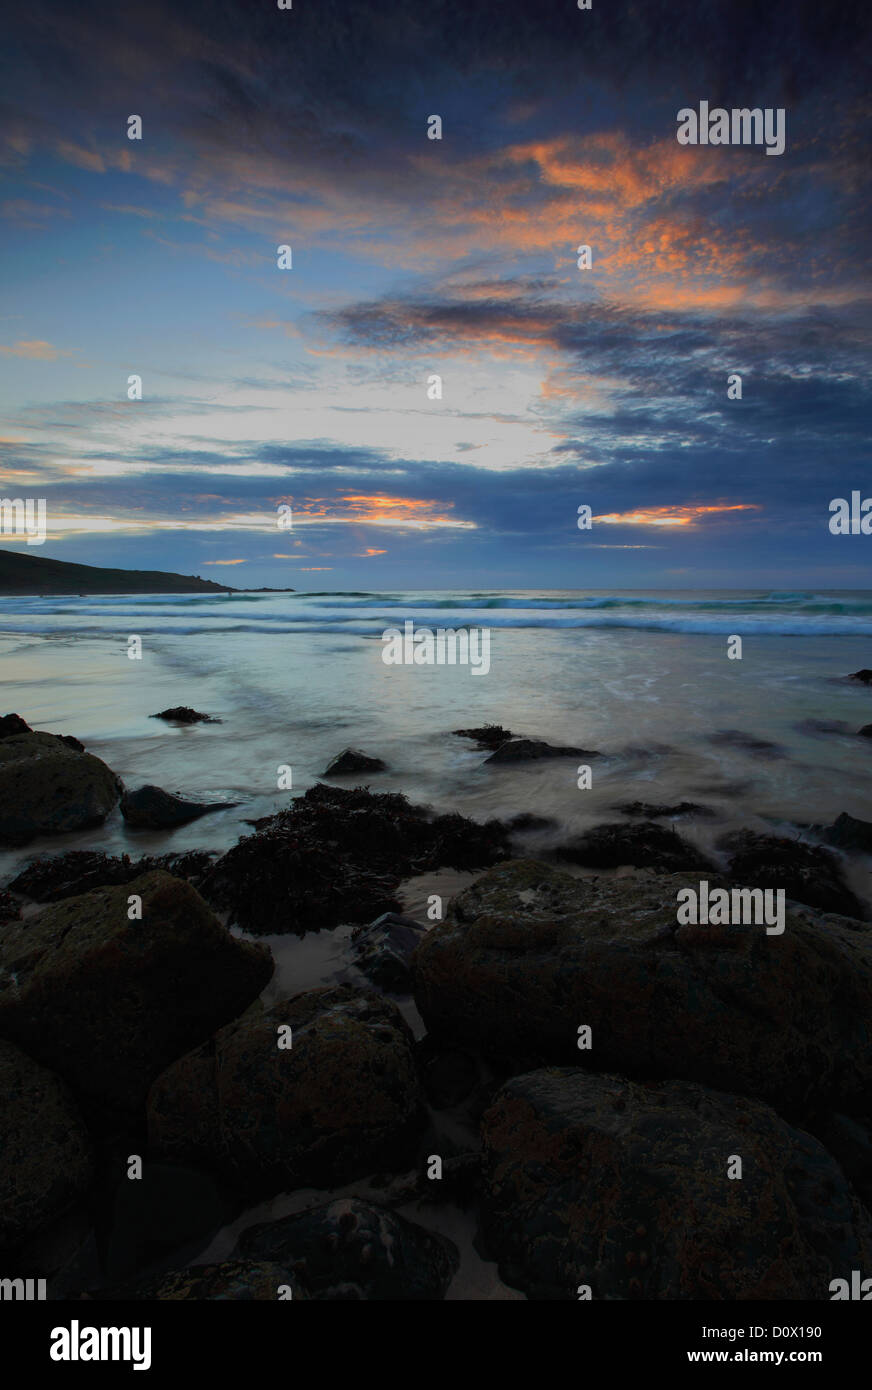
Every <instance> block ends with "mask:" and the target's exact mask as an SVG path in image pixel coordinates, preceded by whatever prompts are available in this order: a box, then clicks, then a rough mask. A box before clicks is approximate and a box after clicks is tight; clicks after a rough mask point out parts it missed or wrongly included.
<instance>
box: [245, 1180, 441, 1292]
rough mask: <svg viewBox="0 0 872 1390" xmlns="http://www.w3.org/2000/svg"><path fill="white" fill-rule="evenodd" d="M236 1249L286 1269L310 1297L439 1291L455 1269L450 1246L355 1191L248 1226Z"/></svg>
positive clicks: (415, 1223) (253, 1257)
mask: <svg viewBox="0 0 872 1390" xmlns="http://www.w3.org/2000/svg"><path fill="white" fill-rule="evenodd" d="M236 1253H237V1254H239V1255H241V1256H245V1257H246V1258H248V1259H254V1260H269V1261H272V1262H273V1263H275V1264H278V1265H281V1266H282V1268H283V1269H292V1270H294V1272H295V1273H296V1274H297V1275H298V1276H299V1278H300V1279H301V1280H302V1282H303V1283H304V1284H305V1286H306V1288H307V1289H308V1290H309V1292H310V1293H311V1295H312V1297H313V1298H319V1299H325V1300H327V1299H329V1300H343V1301H347V1300H349V1299H350V1300H354V1301H377V1300H387V1299H389V1300H391V1301H403V1302H408V1301H417V1300H422V1299H441V1298H444V1297H445V1291H446V1289H447V1288H448V1285H449V1284H450V1283H451V1280H452V1279H453V1277H454V1275H455V1274H456V1272H457V1269H458V1266H459V1263H460V1259H459V1256H458V1252H457V1247H456V1246H455V1245H454V1243H453V1242H452V1241H450V1240H448V1239H447V1238H446V1237H445V1236H441V1235H437V1234H436V1233H435V1232H433V1231H427V1230H425V1229H424V1227H423V1226H419V1225H418V1224H417V1222H415V1221H407V1220H406V1218H405V1217H404V1216H399V1215H398V1214H397V1213H396V1212H392V1211H389V1210H388V1208H387V1207H379V1206H374V1205H373V1204H372V1203H371V1202H363V1201H360V1200H359V1199H358V1198H356V1197H344V1198H339V1199H337V1200H336V1201H334V1202H326V1203H325V1204H324V1205H323V1206H318V1207H309V1208H308V1209H307V1210H306V1211H301V1212H297V1213H296V1214H295V1215H293V1216H285V1217H282V1218H281V1219H280V1220H279V1221H270V1222H267V1223H266V1224H264V1225H260V1226H250V1227H249V1228H248V1229H247V1230H245V1231H243V1232H242V1234H241V1236H240V1237H239V1242H238V1244H237V1247H236Z"/></svg>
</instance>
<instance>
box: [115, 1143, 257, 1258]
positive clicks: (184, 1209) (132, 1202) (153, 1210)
mask: <svg viewBox="0 0 872 1390" xmlns="http://www.w3.org/2000/svg"><path fill="white" fill-rule="evenodd" d="M235 1215H236V1206H235V1204H234V1203H232V1202H230V1201H229V1200H228V1198H227V1197H226V1196H225V1194H224V1193H222V1192H221V1191H220V1189H219V1187H218V1185H217V1184H216V1182H215V1180H214V1178H212V1177H211V1176H210V1175H209V1174H208V1173H198V1172H196V1171H195V1170H194V1169H192V1168H179V1167H175V1166H173V1165H170V1164H165V1163H155V1162H152V1160H151V1159H149V1160H148V1161H147V1162H146V1163H145V1164H144V1165H143V1170H142V1177H141V1178H138V1179H137V1180H136V1181H135V1182H129V1181H127V1180H126V1179H122V1181H121V1182H120V1183H119V1184H118V1187H117V1188H116V1190H115V1201H114V1208H113V1212H112V1233H111V1238H110V1240H109V1248H108V1255H107V1259H106V1272H107V1274H108V1275H109V1277H110V1279H113V1280H115V1279H127V1278H130V1277H131V1276H133V1275H134V1274H135V1273H136V1271H137V1270H141V1269H143V1268H144V1267H146V1266H147V1265H149V1264H151V1263H153V1262H154V1261H155V1260H157V1259H160V1258H162V1257H163V1258H165V1257H166V1256H168V1255H171V1254H172V1253H173V1252H174V1251H178V1250H180V1248H181V1247H189V1248H190V1254H191V1256H194V1255H198V1254H199V1253H200V1251H201V1250H203V1249H204V1248H205V1246H206V1243H207V1241H208V1240H209V1238H210V1236H212V1235H213V1234H214V1233H215V1231H217V1230H219V1229H220V1228H221V1227H222V1226H224V1225H225V1224H226V1223H227V1222H228V1221H231V1220H232V1219H233V1217H234V1216H235ZM175 1263H180V1261H179V1260H176V1261H175Z"/></svg>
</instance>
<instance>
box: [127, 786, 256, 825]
mask: <svg viewBox="0 0 872 1390" xmlns="http://www.w3.org/2000/svg"><path fill="white" fill-rule="evenodd" d="M238 805H239V802H238V801H183V800H182V798H181V797H180V796H174V795H173V794H172V792H165V791H164V790H163V789H162V788H161V787H151V786H148V787H138V788H137V790H136V791H134V792H125V793H124V795H123V796H122V798H121V814H122V816H123V817H124V819H125V820H126V821H127V824H128V825H134V826H136V827H137V828H139V829H144V830H171V829H173V828H174V827H175V826H177V825H187V823H188V821H192V820H197V819H198V817H199V816H205V815H207V814H208V812H209V811H227V810H229V808H230V807H231V806H238Z"/></svg>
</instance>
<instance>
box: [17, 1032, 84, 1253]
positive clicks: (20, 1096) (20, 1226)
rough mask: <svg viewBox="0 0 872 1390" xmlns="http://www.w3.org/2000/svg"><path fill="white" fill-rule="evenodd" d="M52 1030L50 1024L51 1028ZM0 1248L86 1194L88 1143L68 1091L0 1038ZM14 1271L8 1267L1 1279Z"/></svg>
mask: <svg viewBox="0 0 872 1390" xmlns="http://www.w3.org/2000/svg"><path fill="white" fill-rule="evenodd" d="M49 1026H51V1025H49ZM0 1095H2V1097H3V1103H2V1105H0V1251H3V1250H9V1249H10V1248H12V1247H14V1246H17V1245H19V1244H20V1243H21V1242H22V1241H23V1240H24V1239H25V1238H27V1237H29V1236H33V1235H36V1234H38V1233H39V1232H40V1231H42V1230H44V1229H45V1228H46V1227H47V1226H50V1225H52V1224H53V1223H54V1222H55V1221H56V1220H57V1219H58V1218H59V1217H60V1216H62V1215H63V1214H64V1212H66V1211H67V1210H68V1209H69V1208H70V1207H71V1206H72V1205H73V1203H74V1202H76V1201H77V1200H78V1199H80V1198H81V1197H83V1196H84V1194H85V1192H86V1191H87V1189H88V1186H89V1184H90V1182H91V1178H92V1155H91V1145H90V1143H89V1140H88V1135H87V1133H86V1130H85V1126H84V1124H83V1122H82V1118H81V1116H80V1114H79V1111H78V1108H77V1106H76V1104H75V1102H74V1100H73V1097H72V1096H71V1095H70V1092H69V1091H68V1090H67V1087H66V1086H65V1085H64V1084H63V1082H61V1081H60V1080H59V1079H58V1078H57V1077H56V1076H55V1075H54V1074H53V1073H52V1072H50V1071H48V1070H47V1069H46V1068H45V1067H43V1066H40V1065H39V1063H37V1062H35V1061H33V1059H32V1058H31V1057H28V1056H26V1055H25V1053H23V1052H21V1051H19V1049H18V1048H17V1047H14V1046H13V1045H12V1044H11V1043H8V1042H2V1041H0ZM11 1272H12V1271H11V1270H10V1268H9V1267H8V1266H7V1268H5V1269H4V1270H3V1274H4V1275H7V1274H10V1273H11Z"/></svg>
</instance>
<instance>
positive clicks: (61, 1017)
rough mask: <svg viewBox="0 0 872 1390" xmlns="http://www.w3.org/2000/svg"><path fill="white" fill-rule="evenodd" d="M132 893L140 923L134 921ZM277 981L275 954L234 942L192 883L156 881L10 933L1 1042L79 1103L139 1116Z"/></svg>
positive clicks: (136, 883) (0, 994) (158, 877)
mask: <svg viewBox="0 0 872 1390" xmlns="http://www.w3.org/2000/svg"><path fill="white" fill-rule="evenodd" d="M131 893H132V894H134V895H136V896H138V897H139V898H140V899H141V903H142V918H141V920H131V919H130V918H129V917H128V915H127V914H128V901H129V896H130V894H131ZM272 971H273V960H272V957H271V956H270V954H269V952H268V951H265V950H264V949H263V947H262V946H255V945H253V944H252V943H250V942H246V941H239V940H236V939H235V938H234V937H232V936H231V935H230V933H229V932H228V931H227V930H226V929H225V928H224V927H223V926H222V925H221V923H220V922H219V921H218V920H217V918H216V917H215V916H213V914H212V912H211V911H210V910H209V908H208V907H207V906H206V904H205V903H204V902H203V900H202V898H200V897H199V896H198V894H197V893H196V892H195V891H194V889H193V888H192V887H191V886H190V885H189V884H187V883H183V882H182V881H181V880H180V879H174V878H171V877H170V876H169V874H165V873H160V872H156V873H151V874H146V875H144V876H143V877H141V878H138V879H134V880H133V881H132V882H131V883H129V884H126V885H123V886H119V887H113V888H98V889H95V890H94V891H93V892H90V893H86V894H84V895H83V896H82V897H77V898H68V899H66V900H65V901H63V902H60V903H56V904H54V905H52V906H51V907H48V908H46V909H45V910H44V911H42V912H39V913H37V914H35V915H34V916H31V917H28V918H27V919H26V920H24V921H22V922H18V923H11V924H9V925H8V926H6V927H5V928H4V930H3V932H2V933H0V1037H6V1038H9V1039H10V1040H11V1041H13V1042H16V1043H18V1045H19V1046H21V1047H23V1048H26V1050H27V1051H28V1052H30V1053H31V1054H32V1055H33V1056H34V1057H35V1058H37V1060H39V1061H42V1062H45V1063H46V1064H48V1065H50V1066H52V1067H53V1068H54V1069H55V1070H56V1071H57V1072H58V1073H59V1075H61V1076H63V1078H64V1079H65V1080H66V1081H68V1082H69V1083H70V1085H71V1086H72V1087H73V1088H74V1090H75V1091H76V1092H77V1093H78V1094H80V1095H83V1096H87V1097H89V1098H91V1099H93V1100H95V1101H98V1102H101V1103H104V1104H109V1105H113V1106H117V1107H119V1108H120V1109H122V1110H136V1109H137V1108H138V1107H139V1106H141V1105H142V1103H143V1101H144V1099H145V1094H146V1091H147V1089H148V1086H149V1084H150V1083H151V1081H152V1080H153V1078H154V1077H155V1076H157V1074H158V1073H159V1072H160V1071H162V1070H163V1068H164V1067H166V1066H167V1065H168V1064H169V1063H170V1062H171V1061H173V1059H174V1058H176V1057H179V1056H180V1055H181V1054H182V1053H183V1052H185V1051H187V1049H189V1048H190V1047H193V1046H194V1045H195V1044H196V1043H198V1042H201V1041H202V1040H203V1039H204V1038H206V1037H208V1036H209V1034H210V1033H212V1032H213V1031H214V1029H215V1028H217V1027H219V1026H220V1025H221V1024H222V1023H225V1022H227V1020H228V1019H231V1018H234V1017H235V1016H236V1015H237V1014H239V1013H241V1012H242V1010H243V1009H245V1008H246V1007H247V1006H248V1005H249V1004H250V1003H251V1001H252V1000H253V999H256V998H257V995H258V994H259V993H260V991H261V990H262V989H263V987H264V985H266V983H267V982H268V980H269V978H270V976H271V975H272ZM59 1039H60V1040H62V1046H59V1042H58V1040H59Z"/></svg>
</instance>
